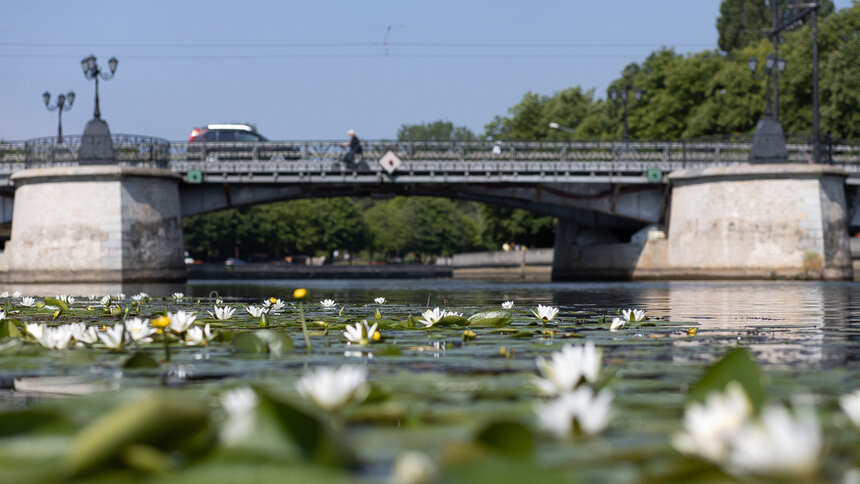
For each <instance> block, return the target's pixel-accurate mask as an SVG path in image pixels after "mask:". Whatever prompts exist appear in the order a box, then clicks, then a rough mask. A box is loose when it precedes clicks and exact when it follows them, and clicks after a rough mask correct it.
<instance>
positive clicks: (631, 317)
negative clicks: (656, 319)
mask: <svg viewBox="0 0 860 484" xmlns="http://www.w3.org/2000/svg"><path fill="white" fill-rule="evenodd" d="M621 317H622V318H624V319H626V320H627V321H629V322H631V323H638V322H641V321H645V319H647V316H645V311H643V310H641V309H624V310H622V311H621Z"/></svg>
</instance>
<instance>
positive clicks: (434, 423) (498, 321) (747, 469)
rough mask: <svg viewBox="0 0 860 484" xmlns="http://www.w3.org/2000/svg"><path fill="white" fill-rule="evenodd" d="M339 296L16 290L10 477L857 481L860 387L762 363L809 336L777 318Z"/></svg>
mask: <svg viewBox="0 0 860 484" xmlns="http://www.w3.org/2000/svg"><path fill="white" fill-rule="evenodd" d="M374 292H376V291H374ZM329 295H331V296H334V297H337V301H339V302H338V303H335V299H334V298H328V297H326V298H324V299H321V300H319V301H320V303H319V304H316V303H311V304H308V303H307V300H309V296H311V295H309V294H308V291H306V290H304V289H301V288H300V289H296V290H295V291H294V292H293V294H292V295H291V296H292V297H289V296H290V295H288V294H275V295H272V296H270V297H266V298H265V299H263V300H260V299H256V300H238V299H230V298H225V299H226V300H222V299H220V298H217V297H214V298H196V297H194V296H188V295H184V294H180V293H176V294H173V295H170V296H167V297H153V296H150V295H148V294H144V293H140V294H136V295H133V296H131V297H126V296H125V295H124V294H114V295H107V296H104V295H93V296H91V297H90V298H82V297H77V296H70V295H61V296H57V297H47V298H34V297H24V296H22V295H20V294H17V295H9V294H6V295H4V296H3V297H2V300H3V301H4V304H3V306H2V309H0V315H2V316H0V375H2V377H3V381H6V382H8V383H7V389H6V390H5V393H4V394H3V397H2V398H0V448H1V449H3V451H2V452H0V482H46V481H47V482H53V481H62V480H89V479H93V480H102V481H106V482H110V481H126V480H127V481H130V480H140V479H150V480H154V481H159V480H171V481H174V482H175V481H180V482H201V481H211V482H227V481H230V480H231V479H233V480H245V481H246V482H250V481H253V482H285V481H300V482H318V481H319V482H329V481H331V482H337V481H339V480H341V481H345V482H348V481H354V480H356V479H360V480H366V481H370V482H376V481H391V482H416V483H417V482H501V483H504V482H533V481H534V482H571V481H573V482H593V481H599V482H613V483H615V482H619V483H624V482H631V483H633V482H700V481H709V482H732V481H738V480H742V481H747V480H754V481H755V480H757V481H759V482H772V481H774V480H778V481H789V482H791V481H796V482H834V481H835V482H839V481H843V480H845V479H850V478H851V476H856V475H857V473H858V471H857V469H858V467H860V461H858V460H857V456H858V455H860V390H857V388H858V387H860V381H858V377H857V376H854V375H853V374H849V373H846V372H845V371H841V370H839V369H830V370H822V371H818V370H816V369H808V368H807V369H803V370H801V369H798V368H797V367H792V366H790V365H779V364H776V365H774V364H768V365H762V363H761V362H760V361H758V360H759V359H760V356H761V355H763V354H766V353H767V352H768V351H771V348H785V347H786V345H787V342H789V341H791V338H793V337H795V336H794V335H793V333H792V332H791V331H790V330H789V329H786V327H785V322H784V321H777V322H769V323H766V324H768V326H763V325H762V326H757V327H750V326H747V325H745V326H742V327H737V328H735V329H726V328H714V327H705V326H702V325H699V324H697V323H695V322H689V321H686V322H685V321H671V320H670V319H668V318H666V317H664V316H663V315H661V314H646V313H645V311H643V310H641V309H639V308H595V307H590V308H587V309H586V308H572V307H566V306H564V305H544V304H535V303H536V302H537V301H534V300H530V299H529V298H526V297H518V298H517V301H518V303H517V304H518V305H519V307H522V309H519V308H518V307H515V306H514V304H513V302H512V301H511V300H510V299H509V298H505V297H499V298H498V300H494V301H489V302H487V303H486V304H479V305H457V301H455V300H450V299H442V298H439V299H438V302H437V304H438V305H437V304H434V305H432V306H431V305H430V304H429V302H430V301H429V298H426V299H425V298H423V297H422V298H420V299H421V300H420V302H419V303H418V304H415V303H413V304H410V303H409V302H396V301H392V300H391V299H394V297H392V296H388V297H386V296H379V295H377V294H370V295H368V296H366V297H365V298H364V299H363V300H362V302H359V303H353V302H351V300H350V298H349V297H344V296H343V295H342V294H320V295H317V294H313V295H312V296H314V297H315V298H314V299H310V300H311V301H317V300H318V299H316V296H329ZM277 296H282V297H284V299H283V300H281V299H278V297H277ZM414 301H418V299H415V300H414ZM542 302H545V301H541V303H542ZM425 303H426V304H425ZM336 307H340V310H339V311H334V310H333V309H335V308H336ZM534 307H536V309H530V308H534ZM649 312H650V311H649ZM613 314H614V315H618V317H615V318H614V319H613V320H612V322H609V321H608V319H609V317H610V316H609V315H613ZM616 321H621V322H620V323H616ZM230 476H232V477H230ZM243 476H244V478H243ZM846 476H847V477H846Z"/></svg>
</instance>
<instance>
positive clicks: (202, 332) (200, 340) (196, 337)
mask: <svg viewBox="0 0 860 484" xmlns="http://www.w3.org/2000/svg"><path fill="white" fill-rule="evenodd" d="M213 339H215V335H213V334H212V331H211V330H210V329H209V323H206V326H204V327H203V328H202V329H201V328H200V326H194V327H193V328H190V329H189V330H188V332H187V333H185V344H186V345H188V346H205V345H208V344H209V342H210V341H212V340H213Z"/></svg>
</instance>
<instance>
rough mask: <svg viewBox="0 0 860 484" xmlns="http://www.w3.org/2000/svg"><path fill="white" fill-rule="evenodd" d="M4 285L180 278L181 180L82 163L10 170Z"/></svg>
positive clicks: (182, 276)
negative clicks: (9, 226)
mask: <svg viewBox="0 0 860 484" xmlns="http://www.w3.org/2000/svg"><path fill="white" fill-rule="evenodd" d="M12 179H13V181H14V183H15V187H16V189H15V204H14V214H13V217H12V238H11V239H10V240H9V241H8V242H7V243H6V246H5V251H4V253H3V254H2V258H0V267H2V268H3V272H2V279H3V280H4V282H16V283H41V282H167V281H184V280H185V279H186V275H187V273H186V268H185V264H184V261H183V247H184V245H183V244H184V242H183V238H182V219H181V215H180V204H179V189H178V185H179V182H180V180H181V177H180V176H179V175H177V174H175V173H173V172H171V171H168V170H162V169H157V168H143V167H127V166H119V165H82V166H67V167H52V168H38V169H31V170H24V171H20V172H17V173H15V174H14V175H12Z"/></svg>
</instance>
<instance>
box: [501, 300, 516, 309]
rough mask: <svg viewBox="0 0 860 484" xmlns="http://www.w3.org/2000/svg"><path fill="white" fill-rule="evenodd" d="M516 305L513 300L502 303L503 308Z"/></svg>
mask: <svg viewBox="0 0 860 484" xmlns="http://www.w3.org/2000/svg"><path fill="white" fill-rule="evenodd" d="M513 307H514V302H513V301H505V302H503V303H502V309H511V308H513Z"/></svg>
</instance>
